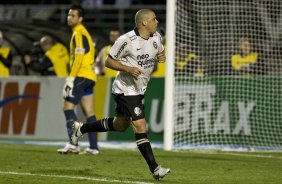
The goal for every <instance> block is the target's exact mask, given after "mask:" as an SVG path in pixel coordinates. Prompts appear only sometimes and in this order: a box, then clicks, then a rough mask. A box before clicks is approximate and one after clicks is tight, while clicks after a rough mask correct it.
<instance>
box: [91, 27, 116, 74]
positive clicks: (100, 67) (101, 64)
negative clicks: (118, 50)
mask: <svg viewBox="0 0 282 184" xmlns="http://www.w3.org/2000/svg"><path fill="white" fill-rule="evenodd" d="M120 34H121V32H120V31H119V30H118V29H117V28H113V29H111V31H110V33H109V40H110V44H109V45H107V46H105V47H103V48H102V49H101V50H100V52H99V54H98V56H97V58H96V63H95V72H96V74H97V75H105V76H107V77H115V76H116V74H117V72H118V71H116V70H112V69H110V68H107V67H105V61H106V59H107V57H108V55H109V51H110V49H111V48H112V45H113V44H114V43H115V41H116V40H117V39H118V37H119V36H120Z"/></svg>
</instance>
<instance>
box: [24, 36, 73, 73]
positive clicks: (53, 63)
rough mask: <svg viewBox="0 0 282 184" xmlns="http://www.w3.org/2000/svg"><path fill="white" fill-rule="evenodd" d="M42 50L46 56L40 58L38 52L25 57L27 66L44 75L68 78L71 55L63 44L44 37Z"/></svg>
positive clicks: (41, 45) (41, 40)
mask: <svg viewBox="0 0 282 184" xmlns="http://www.w3.org/2000/svg"><path fill="white" fill-rule="evenodd" d="M39 44H40V48H41V49H42V51H43V52H44V55H42V56H40V54H39V56H38V54H37V52H35V53H32V55H25V56H24V61H25V64H26V65H27V66H28V67H29V68H30V69H31V70H34V71H37V72H40V73H41V74H42V75H56V76H58V77H67V76H68V68H67V66H68V63H69V53H68V50H67V48H66V47H65V46H64V45H62V44H61V43H58V42H57V43H56V42H55V41H54V40H53V38H52V37H50V36H44V37H42V38H41V39H40V42H39Z"/></svg>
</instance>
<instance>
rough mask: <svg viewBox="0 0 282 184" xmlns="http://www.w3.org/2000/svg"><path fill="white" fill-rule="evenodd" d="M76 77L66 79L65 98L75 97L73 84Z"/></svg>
mask: <svg viewBox="0 0 282 184" xmlns="http://www.w3.org/2000/svg"><path fill="white" fill-rule="evenodd" d="M74 79H75V78H74V77H67V78H66V83H65V86H64V89H63V97H64V98H67V97H74V96H73V95H72V90H73V82H74Z"/></svg>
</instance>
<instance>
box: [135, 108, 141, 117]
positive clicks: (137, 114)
mask: <svg viewBox="0 0 282 184" xmlns="http://www.w3.org/2000/svg"><path fill="white" fill-rule="evenodd" d="M141 112H142V111H141V109H140V108H139V107H135V108H134V113H135V114H136V116H140V114H141Z"/></svg>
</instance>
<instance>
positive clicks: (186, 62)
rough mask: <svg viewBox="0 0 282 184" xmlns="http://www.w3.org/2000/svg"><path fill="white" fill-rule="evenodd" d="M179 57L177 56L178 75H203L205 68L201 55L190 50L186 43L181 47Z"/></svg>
mask: <svg viewBox="0 0 282 184" xmlns="http://www.w3.org/2000/svg"><path fill="white" fill-rule="evenodd" d="M179 49H180V50H179V51H178V52H179V54H178V57H176V58H175V60H176V64H175V65H176V66H175V71H176V74H178V75H187V76H195V77H203V76H204V74H205V73H204V69H203V66H202V62H201V60H200V57H199V56H198V55H197V54H196V52H193V51H190V50H189V49H188V48H187V46H186V45H183V46H181V47H180V48H179Z"/></svg>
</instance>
